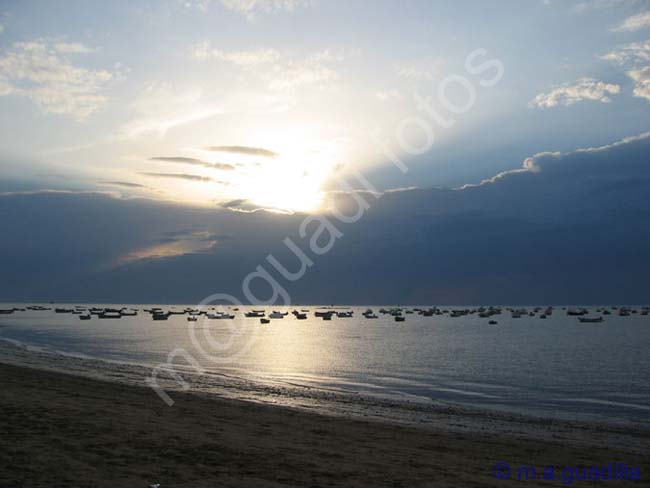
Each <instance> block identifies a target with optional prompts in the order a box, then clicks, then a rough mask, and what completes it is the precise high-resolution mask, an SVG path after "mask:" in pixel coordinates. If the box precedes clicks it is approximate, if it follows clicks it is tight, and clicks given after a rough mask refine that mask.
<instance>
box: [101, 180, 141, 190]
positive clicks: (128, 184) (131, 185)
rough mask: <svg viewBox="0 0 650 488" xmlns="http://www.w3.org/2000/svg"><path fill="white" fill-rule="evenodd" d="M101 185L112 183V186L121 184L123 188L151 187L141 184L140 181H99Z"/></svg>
mask: <svg viewBox="0 0 650 488" xmlns="http://www.w3.org/2000/svg"><path fill="white" fill-rule="evenodd" d="M99 184H100V185H111V186H121V187H123V188H142V189H147V190H148V189H149V187H148V186H145V185H141V184H139V183H131V182H128V181H102V182H100V183H99Z"/></svg>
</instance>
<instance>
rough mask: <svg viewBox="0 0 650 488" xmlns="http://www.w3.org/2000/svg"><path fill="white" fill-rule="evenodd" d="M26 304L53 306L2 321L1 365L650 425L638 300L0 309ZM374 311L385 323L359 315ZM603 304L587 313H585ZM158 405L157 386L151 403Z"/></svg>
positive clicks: (237, 392)
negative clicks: (110, 313)
mask: <svg viewBox="0 0 650 488" xmlns="http://www.w3.org/2000/svg"><path fill="white" fill-rule="evenodd" d="M30 305H40V306H43V307H47V308H51V310H38V311H34V310H26V311H16V312H14V313H13V314H11V315H0V344H2V351H3V352H2V355H0V360H3V361H6V360H7V358H11V357H13V358H14V359H16V360H18V359H20V358H22V359H21V361H22V362H23V363H29V362H30V361H32V362H33V363H34V364H37V363H38V365H40V367H43V366H45V367H47V366H48V365H51V366H52V367H53V368H54V369H64V370H65V369H70V371H71V372H75V371H83V372H86V373H87V372H89V371H93V370H94V371H98V372H101V374H102V375H103V376H104V377H105V376H110V377H111V378H112V379H117V380H120V379H126V380H128V381H129V382H132V383H133V382H135V383H137V382H141V383H142V384H148V385H151V384H154V383H156V381H158V382H160V384H163V387H162V388H161V390H165V391H166V390H167V389H171V390H187V389H192V388H195V389H197V390H200V391H202V392H210V391H213V392H216V393H217V394H222V395H225V396H229V397H235V398H243V399H254V400H255V401H270V402H274V403H281V404H286V405H292V404H300V405H302V406H309V405H312V406H313V405H316V404H318V402H321V401H324V399H326V398H331V397H333V396H338V397H339V398H347V399H348V400H346V401H349V402H354V401H365V402H372V401H376V402H378V404H379V403H381V402H384V403H390V402H397V403H401V404H408V405H412V406H414V407H428V406H432V407H436V408H467V409H470V410H471V409H481V410H490V411H494V412H503V413H511V414H517V415H520V414H521V415H531V416H535V417H541V418H556V419H572V420H596V421H602V422H612V423H623V424H632V425H643V426H648V425H650V316H649V315H642V314H641V310H642V307H640V306H636V307H634V306H632V307H631V309H633V310H634V311H637V312H638V313H631V314H630V315H629V316H619V314H618V313H617V309H613V308H612V307H611V306H607V307H606V308H607V309H608V310H610V311H611V314H610V315H607V316H605V317H604V321H603V322H602V323H593V324H587V323H581V322H579V320H578V319H577V317H575V316H571V315H568V314H567V310H568V309H567V307H562V306H556V307H554V310H553V313H552V315H550V316H548V317H547V318H545V319H542V318H540V315H541V313H542V312H538V313H535V314H534V315H529V314H524V315H522V316H521V317H520V318H514V317H513V316H512V314H511V313H510V311H508V309H509V307H507V306H502V307H501V309H502V313H501V314H500V315H495V316H493V317H491V318H489V319H488V318H482V317H479V316H478V314H477V313H469V314H467V315H464V316H460V317H452V316H451V313H442V314H441V315H433V316H430V317H427V316H422V315H419V314H418V313H417V312H415V313H406V311H411V310H413V309H414V308H417V307H405V308H404V310H405V313H404V315H403V316H404V317H405V320H404V322H396V321H395V320H394V317H392V316H391V315H389V314H379V310H380V309H381V308H382V307H381V306H354V307H338V308H335V310H338V311H352V312H353V314H352V315H353V316H352V317H349V318H339V317H337V316H334V317H333V318H332V319H331V320H324V319H322V318H321V317H317V316H315V313H314V312H315V311H317V310H321V311H322V310H323V309H322V308H320V307H318V306H315V305H312V306H305V305H301V306H292V307H259V306H258V307H244V306H242V307H238V308H237V309H235V308H234V307H230V308H227V309H226V308H224V309H222V311H226V312H228V313H231V314H233V315H234V316H235V317H234V318H233V319H208V318H207V317H205V316H200V317H199V318H198V319H197V321H195V322H194V321H193V322H190V321H188V320H187V318H188V316H187V315H180V314H179V315H171V316H170V317H169V319H168V320H166V321H154V320H152V317H151V315H150V314H149V313H147V312H145V311H144V310H149V309H151V308H154V307H159V308H161V309H163V310H176V311H182V310H183V309H185V308H192V309H195V308H196V305H191V304H190V305H184V304H178V305H173V306H171V305H163V304H137V305H135V304H130V305H123V304H101V305H100V304H97V305H92V304H84V306H85V307H92V306H96V307H102V308H104V307H111V308H116V309H121V308H123V307H127V308H128V309H134V310H137V311H138V312H137V315H136V316H131V317H122V318H121V319H99V318H98V317H97V316H93V317H92V319H91V320H85V321H84V320H80V319H79V317H78V316H77V315H72V314H68V313H55V312H54V307H62V308H66V307H68V308H73V307H75V306H77V305H80V304H59V303H57V304H55V305H53V304H23V303H20V304H16V303H11V304H9V303H5V304H1V305H0V309H7V308H13V307H16V308H25V307H27V306H30ZM368 308H371V309H372V310H373V311H374V312H375V313H376V314H378V315H379V316H378V318H376V319H367V318H365V317H364V316H363V315H362V312H363V311H365V310H366V309H368ZM383 308H388V306H384V307H383ZM420 308H424V307H420ZM427 308H428V306H427ZM438 308H439V310H441V311H445V312H450V311H451V310H454V309H461V308H462V309H464V308H467V309H470V310H474V309H476V308H477V307H445V306H438ZM510 308H516V309H521V308H522V307H520V306H517V307H510ZM542 308H543V309H545V308H546V307H542ZM603 308H605V306H601V307H588V311H589V315H590V316H598V315H599V312H598V311H599V310H601V309H603ZM252 309H264V310H265V312H266V313H267V315H268V313H269V312H271V311H272V310H277V311H280V312H291V311H293V310H298V311H300V310H304V311H305V312H304V313H306V314H307V319H305V320H298V319H297V318H296V317H295V316H294V315H293V314H292V313H288V314H287V315H286V316H284V317H283V318H281V319H273V320H270V323H268V324H262V323H260V319H259V318H247V317H245V313H246V312H248V311H250V310H252ZM534 309H535V307H533V306H529V307H526V310H527V312H532V311H533V310H534ZM208 311H209V310H208ZM213 313H214V312H213ZM490 320H494V321H496V322H497V323H496V324H492V325H491V324H490ZM18 362H20V361H18ZM171 371H180V372H182V373H183V374H182V375H180V376H175V375H173V374H171V373H170V372H171ZM152 381H153V383H152ZM169 396H170V397H171V398H173V394H172V393H170V394H169ZM306 399H309V401H307V400H306ZM163 400H164V399H163V397H162V396H160V398H158V396H157V395H154V394H152V402H153V401H163Z"/></svg>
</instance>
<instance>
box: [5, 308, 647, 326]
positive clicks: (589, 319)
mask: <svg viewBox="0 0 650 488" xmlns="http://www.w3.org/2000/svg"><path fill="white" fill-rule="evenodd" d="M555 310H556V309H555V308H554V307H534V308H509V307H505V308H504V307H493V306H490V307H478V308H451V309H446V308H438V307H428V308H405V307H392V308H380V309H379V310H378V314H379V315H378V314H377V313H375V312H374V311H373V310H372V309H370V308H369V309H367V310H365V311H364V312H362V313H361V314H360V315H361V316H362V317H364V318H365V319H377V318H379V316H380V315H381V316H387V317H392V318H393V320H394V321H395V322H406V318H407V317H408V316H409V315H419V316H422V317H433V316H441V315H444V316H448V317H451V318H460V317H467V316H478V317H480V318H484V319H488V320H489V321H488V323H489V324H490V325H497V323H498V322H497V320H496V317H497V316H499V315H502V314H503V313H509V314H510V316H511V317H512V318H513V319H519V318H522V317H538V318H540V319H546V318H547V317H550V316H552V315H553V312H554V311H555ZM562 310H563V311H565V312H566V315H568V316H573V317H577V318H578V321H579V322H580V323H587V324H589V323H602V322H604V320H605V316H607V315H612V314H617V315H618V316H620V317H629V316H631V315H648V313H649V312H650V307H647V306H646V307H641V308H639V309H636V308H632V307H617V306H611V307H605V308H602V307H601V308H598V309H596V310H595V313H596V314H597V316H589V314H590V311H589V310H588V309H586V308H567V307H562ZM26 311H52V307H44V306H42V305H32V306H28V307H24V308H10V309H0V315H11V314H13V313H14V312H26ZM140 312H142V313H146V314H149V315H150V316H151V319H152V320H154V321H164V320H168V319H169V317H171V316H174V315H181V316H186V317H187V320H188V321H189V322H196V321H198V319H199V317H201V316H203V317H205V318H207V319H209V320H228V319H234V318H235V317H236V316H237V313H238V312H239V308H236V307H228V310H227V311H225V312H224V311H217V310H216V307H211V308H210V309H209V310H205V309H196V308H184V309H177V308H175V307H171V308H169V309H167V310H164V309H162V308H160V307H152V308H145V309H142V310H140V309H136V308H128V307H122V308H99V307H90V308H89V307H85V306H82V305H77V306H75V307H73V308H59V307H57V308H54V313H57V314H70V315H75V316H78V317H79V320H91V319H92V318H93V317H96V318H98V319H121V318H122V317H135V316H137V315H138V314H139V313H140ZM290 313H291V315H293V317H294V318H295V319H296V320H306V319H308V318H309V314H310V313H313V316H314V317H316V318H320V319H322V320H325V321H329V320H332V319H333V318H337V319H349V318H353V317H354V310H352V309H349V308H335V307H319V308H316V309H314V310H310V309H304V308H303V309H300V310H298V309H294V310H292V311H291V312H290ZM288 315H289V312H280V311H277V310H273V311H271V312H267V311H266V310H262V309H260V310H249V311H245V312H244V317H245V318H253V319H259V321H260V323H262V324H268V323H270V322H271V320H281V319H284V318H285V317H286V316H288Z"/></svg>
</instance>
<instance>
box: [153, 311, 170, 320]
mask: <svg viewBox="0 0 650 488" xmlns="http://www.w3.org/2000/svg"><path fill="white" fill-rule="evenodd" d="M170 315H171V314H170V313H169V312H158V313H154V314H151V318H152V319H154V320H167V319H168V318H169V316H170Z"/></svg>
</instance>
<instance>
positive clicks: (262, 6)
mask: <svg viewBox="0 0 650 488" xmlns="http://www.w3.org/2000/svg"><path fill="white" fill-rule="evenodd" d="M220 1H221V4H222V5H223V6H224V7H226V8H227V9H230V10H235V11H237V12H241V13H244V14H247V15H249V14H252V13H254V12H267V13H268V12H273V11H277V10H285V11H291V10H295V9H296V8H297V7H300V6H303V5H307V4H308V3H309V0H220Z"/></svg>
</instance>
